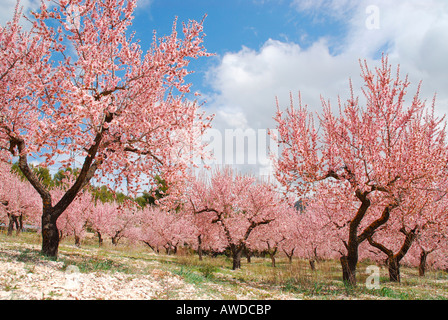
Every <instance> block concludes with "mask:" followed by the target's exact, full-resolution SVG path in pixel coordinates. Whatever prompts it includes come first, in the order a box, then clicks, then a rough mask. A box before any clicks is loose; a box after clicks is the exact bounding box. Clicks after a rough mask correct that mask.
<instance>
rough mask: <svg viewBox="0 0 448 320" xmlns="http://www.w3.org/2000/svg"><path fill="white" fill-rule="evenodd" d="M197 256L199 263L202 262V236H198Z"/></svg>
mask: <svg viewBox="0 0 448 320" xmlns="http://www.w3.org/2000/svg"><path fill="white" fill-rule="evenodd" d="M198 256H199V261H202V235H201V234H200V235H198Z"/></svg>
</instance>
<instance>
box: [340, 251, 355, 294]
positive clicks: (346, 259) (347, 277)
mask: <svg viewBox="0 0 448 320" xmlns="http://www.w3.org/2000/svg"><path fill="white" fill-rule="evenodd" d="M340 261H341V266H342V281H344V283H345V284H347V285H349V286H352V287H354V286H356V264H357V263H358V257H357V256H356V257H353V255H352V256H349V255H347V256H342V257H341V258H340Z"/></svg>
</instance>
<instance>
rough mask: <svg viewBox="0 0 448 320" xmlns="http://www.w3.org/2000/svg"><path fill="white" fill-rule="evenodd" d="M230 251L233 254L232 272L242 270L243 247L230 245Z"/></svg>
mask: <svg viewBox="0 0 448 320" xmlns="http://www.w3.org/2000/svg"><path fill="white" fill-rule="evenodd" d="M230 251H231V252H232V259H233V265H232V270H236V269H240V268H241V255H242V253H243V245H238V246H237V245H234V244H231V245H230Z"/></svg>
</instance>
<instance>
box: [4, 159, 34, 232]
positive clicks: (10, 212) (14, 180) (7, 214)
mask: <svg viewBox="0 0 448 320" xmlns="http://www.w3.org/2000/svg"><path fill="white" fill-rule="evenodd" d="M40 207H41V201H40V197H39V195H38V194H37V192H36V190H34V188H33V187H32V186H31V185H30V184H29V183H27V182H26V181H22V180H21V179H20V177H19V176H18V175H17V174H16V173H14V172H11V166H10V164H9V163H3V162H0V222H4V223H5V224H8V235H12V231H13V229H14V226H15V227H16V233H17V234H19V233H20V232H21V231H22V229H23V224H24V223H26V224H28V225H32V226H33V227H37V226H38V225H39V219H38V217H39V215H40Z"/></svg>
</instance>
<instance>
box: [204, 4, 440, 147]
mask: <svg viewBox="0 0 448 320" xmlns="http://www.w3.org/2000/svg"><path fill="white" fill-rule="evenodd" d="M372 6H373V7H372ZM293 7H294V8H295V9H297V10H299V11H302V12H308V13H310V14H312V15H316V14H317V13H316V12H318V11H319V10H320V11H321V12H324V13H323V14H325V15H326V16H327V17H329V16H333V17H334V18H335V19H339V20H340V21H343V23H346V27H347V33H346V34H345V35H341V36H339V37H338V39H337V41H338V48H337V49H336V50H331V49H330V48H334V47H332V46H331V45H333V44H334V40H335V39H328V38H322V39H319V40H318V41H316V42H315V43H313V44H312V45H311V46H307V47H306V48H302V47H300V45H299V44H297V43H294V42H288V41H279V40H274V39H269V40H267V41H266V42H265V44H264V45H263V46H262V47H261V48H260V49H251V48H247V47H243V48H242V49H241V50H240V51H238V52H229V53H227V54H225V55H223V56H222V57H221V58H220V60H219V64H218V65H217V66H215V67H213V68H212V69H210V70H209V72H208V76H207V80H208V82H209V83H210V84H211V85H212V87H213V89H214V94H213V95H210V96H208V97H206V98H207V101H208V103H207V104H206V105H207V109H208V110H209V111H210V112H213V113H215V114H216V117H215V119H214V122H213V125H214V128H216V129H218V130H221V131H222V132H224V131H225V129H238V128H239V129H243V130H248V129H251V128H252V129H255V130H257V129H260V128H274V127H275V123H274V121H273V119H272V117H273V116H274V114H275V111H276V102H275V99H276V97H277V98H278V100H279V103H280V107H281V108H286V107H287V106H288V105H289V103H290V94H292V96H293V98H294V99H296V101H297V95H298V92H299V91H300V92H301V96H302V101H303V103H305V104H307V105H308V107H309V108H310V109H312V110H315V111H319V110H321V101H320V97H321V96H322V97H323V98H325V99H326V100H327V99H330V100H331V101H332V104H333V106H336V104H337V98H338V96H341V98H342V99H343V100H344V99H346V98H348V97H349V79H351V80H352V81H353V84H354V88H355V93H356V94H357V95H360V96H361V95H362V94H361V91H360V88H361V86H362V85H363V83H362V79H361V78H360V73H361V71H360V67H359V60H360V59H362V60H364V59H366V60H367V62H368V63H369V66H370V67H371V68H373V67H374V66H376V65H379V59H380V58H381V53H382V52H384V53H386V54H388V55H389V62H390V63H391V64H392V65H393V66H396V65H397V64H400V69H401V75H402V76H404V75H405V74H409V79H410V81H411V83H412V86H411V88H410V89H409V91H408V94H409V101H410V100H411V98H412V95H413V94H414V93H415V92H416V91H415V90H416V89H417V85H418V83H419V82H420V80H422V82H423V86H422V90H421V97H422V98H424V99H427V100H428V103H430V102H431V100H432V98H433V96H434V93H435V92H437V103H436V113H437V114H438V115H439V116H441V115H444V114H446V113H447V111H448V92H447V91H446V88H448V77H447V74H448V59H447V58H446V57H448V32H447V30H448V3H447V2H446V1H445V0H409V1H393V2H392V1H386V0H377V1H372V0H368V1H367V0H363V1H341V2H339V1H326V0H319V1H308V0H301V1H299V0H297V1H295V2H294V3H293ZM373 14H374V15H373ZM368 19H370V20H368ZM371 19H379V21H373V22H374V27H369V23H370V24H372V20H371ZM315 23H320V22H319V21H316V22H315ZM279 38H281V37H279ZM330 42H331V43H330ZM335 52H336V53H335ZM244 152H246V153H249V152H250V150H249V149H246V150H244Z"/></svg>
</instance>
